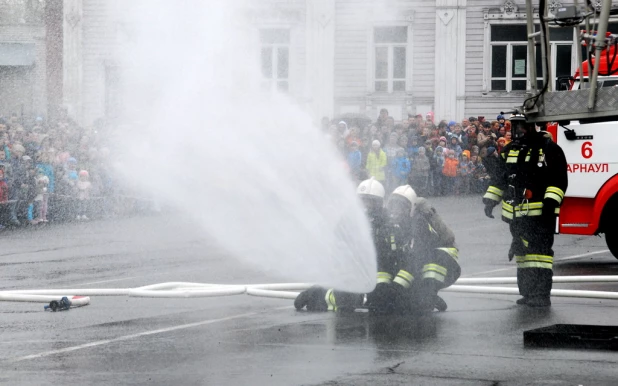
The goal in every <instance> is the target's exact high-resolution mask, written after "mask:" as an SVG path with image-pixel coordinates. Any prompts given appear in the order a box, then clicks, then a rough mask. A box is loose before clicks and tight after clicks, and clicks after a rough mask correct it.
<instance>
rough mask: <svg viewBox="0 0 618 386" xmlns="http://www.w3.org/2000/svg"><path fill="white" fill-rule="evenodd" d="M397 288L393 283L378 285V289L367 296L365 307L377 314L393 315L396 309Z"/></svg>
mask: <svg viewBox="0 0 618 386" xmlns="http://www.w3.org/2000/svg"><path fill="white" fill-rule="evenodd" d="M394 298H395V288H394V284H391V283H378V285H376V288H375V289H374V290H373V291H371V292H370V293H368V294H367V303H365V305H366V306H367V308H369V311H371V312H375V313H377V314H392V313H393V309H394V303H393V301H394Z"/></svg>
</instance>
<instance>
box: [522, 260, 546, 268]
mask: <svg viewBox="0 0 618 386" xmlns="http://www.w3.org/2000/svg"><path fill="white" fill-rule="evenodd" d="M517 268H545V269H552V264H551V263H541V262H536V261H527V262H525V263H517Z"/></svg>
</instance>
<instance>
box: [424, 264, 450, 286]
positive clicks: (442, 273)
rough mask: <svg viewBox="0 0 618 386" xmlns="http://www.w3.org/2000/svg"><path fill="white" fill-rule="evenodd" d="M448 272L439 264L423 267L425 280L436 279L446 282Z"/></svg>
mask: <svg viewBox="0 0 618 386" xmlns="http://www.w3.org/2000/svg"><path fill="white" fill-rule="evenodd" d="M447 272H448V270H447V269H446V268H445V267H443V266H441V265H438V264H425V265H424V266H423V279H436V280H438V281H441V282H444V280H445V279H446V274H447Z"/></svg>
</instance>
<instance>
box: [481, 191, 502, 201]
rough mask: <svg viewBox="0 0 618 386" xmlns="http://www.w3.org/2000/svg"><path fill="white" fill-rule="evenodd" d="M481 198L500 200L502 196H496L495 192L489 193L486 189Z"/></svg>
mask: <svg viewBox="0 0 618 386" xmlns="http://www.w3.org/2000/svg"><path fill="white" fill-rule="evenodd" d="M483 198H488V199H490V200H493V201H500V200H501V199H502V197H501V196H498V195H497V194H494V193H491V192H489V191H487V192H486V193H485V195H484V196H483Z"/></svg>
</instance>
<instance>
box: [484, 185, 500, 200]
mask: <svg viewBox="0 0 618 386" xmlns="http://www.w3.org/2000/svg"><path fill="white" fill-rule="evenodd" d="M487 191H488V192H489V193H493V194H495V195H496V196H500V197H502V195H503V194H504V192H503V191H502V190H500V189H498V188H496V187H495V186H490V187H489V188H487Z"/></svg>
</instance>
